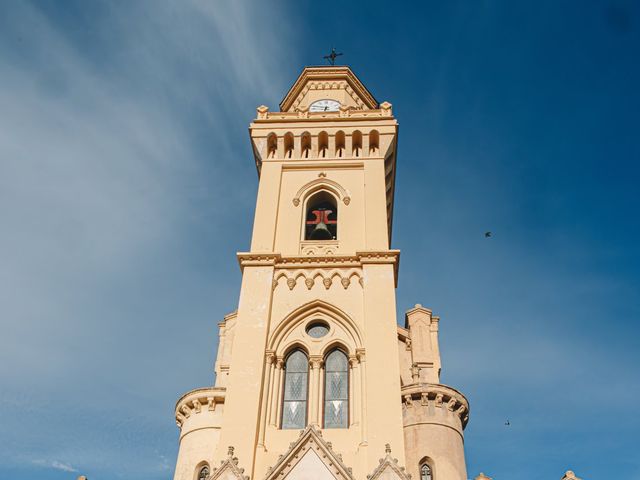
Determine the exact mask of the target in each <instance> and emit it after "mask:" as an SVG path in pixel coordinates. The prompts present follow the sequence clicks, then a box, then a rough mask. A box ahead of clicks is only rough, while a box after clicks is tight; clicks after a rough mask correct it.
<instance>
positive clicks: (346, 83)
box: [280, 66, 378, 112]
mask: <svg viewBox="0 0 640 480" xmlns="http://www.w3.org/2000/svg"><path fill="white" fill-rule="evenodd" d="M318 100H333V101H336V102H338V103H340V107H341V108H343V109H350V108H351V109H357V110H371V109H376V108H378V102H377V101H376V99H375V98H373V95H371V92H369V90H367V88H366V87H365V86H364V85H363V84H362V82H361V81H360V80H359V79H358V77H356V76H355V74H354V73H353V72H352V71H351V69H350V68H349V67H339V66H327V67H306V68H305V69H304V70H303V71H302V73H301V74H300V76H299V77H298V79H297V80H296V82H295V83H294V84H293V86H292V87H291V89H290V90H289V92H287V95H286V96H285V97H284V99H283V100H282V102H280V111H281V112H295V111H305V110H307V109H308V108H309V106H310V105H311V104H312V103H314V102H316V101H318Z"/></svg>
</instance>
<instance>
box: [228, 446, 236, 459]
mask: <svg viewBox="0 0 640 480" xmlns="http://www.w3.org/2000/svg"><path fill="white" fill-rule="evenodd" d="M234 450H235V449H234V448H233V447H232V446H229V448H228V449H227V455H228V456H229V457H233V451H234Z"/></svg>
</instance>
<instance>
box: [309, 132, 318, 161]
mask: <svg viewBox="0 0 640 480" xmlns="http://www.w3.org/2000/svg"><path fill="white" fill-rule="evenodd" d="M317 157H319V155H318V135H311V151H310V152H309V158H317Z"/></svg>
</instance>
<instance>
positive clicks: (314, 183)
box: [292, 173, 351, 207]
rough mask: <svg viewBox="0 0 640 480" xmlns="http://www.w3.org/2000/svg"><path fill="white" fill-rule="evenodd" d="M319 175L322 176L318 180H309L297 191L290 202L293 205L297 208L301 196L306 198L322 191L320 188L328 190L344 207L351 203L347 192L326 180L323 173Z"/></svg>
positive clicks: (334, 182) (338, 185) (331, 181)
mask: <svg viewBox="0 0 640 480" xmlns="http://www.w3.org/2000/svg"><path fill="white" fill-rule="evenodd" d="M320 175H322V176H321V177H320V178H316V179H314V180H311V181H310V182H307V183H305V184H304V185H303V186H302V187H300V188H299V189H298V191H297V192H296V196H295V197H293V200H292V202H293V205H294V206H296V207H297V206H298V205H300V199H301V198H302V197H303V196H308V195H310V194H311V193H315V191H317V190H322V187H325V188H326V189H327V190H330V191H331V192H333V193H334V194H335V195H337V196H338V199H339V200H341V201H342V202H343V203H344V204H345V205H349V203H350V202H351V197H350V196H349V193H348V192H347V190H346V189H345V188H344V187H343V186H342V185H340V184H339V183H338V182H336V181H335V180H331V179H329V178H326V177H327V174H326V173H324V175H323V173H320Z"/></svg>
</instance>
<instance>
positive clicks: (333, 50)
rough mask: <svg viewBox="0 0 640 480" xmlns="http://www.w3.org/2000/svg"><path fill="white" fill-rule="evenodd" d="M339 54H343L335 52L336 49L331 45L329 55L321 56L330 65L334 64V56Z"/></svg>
mask: <svg viewBox="0 0 640 480" xmlns="http://www.w3.org/2000/svg"><path fill="white" fill-rule="evenodd" d="M340 55H343V54H342V53H336V49H335V48H334V47H331V53H330V54H329V55H325V56H324V57H322V58H324V59H325V60H327V61H328V62H329V63H330V64H331V65H335V64H336V57H339V56H340Z"/></svg>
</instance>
